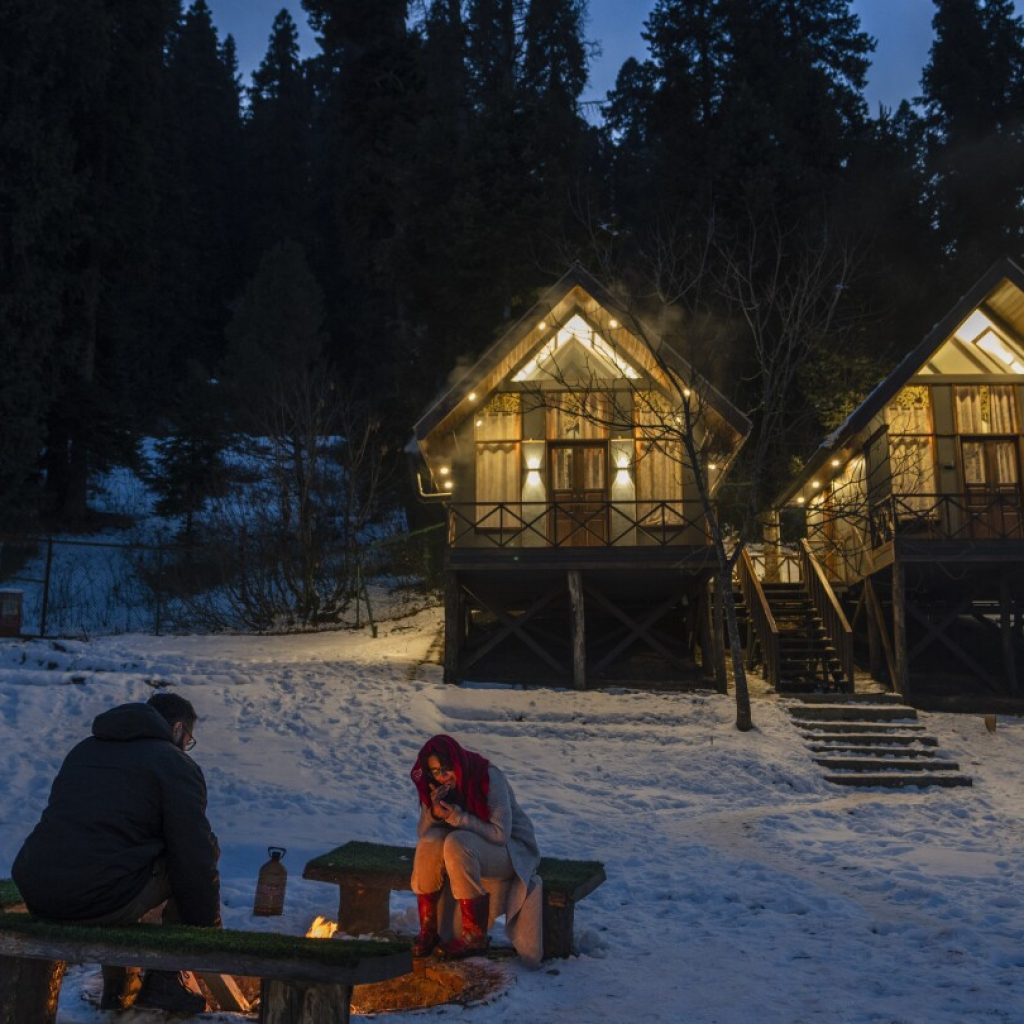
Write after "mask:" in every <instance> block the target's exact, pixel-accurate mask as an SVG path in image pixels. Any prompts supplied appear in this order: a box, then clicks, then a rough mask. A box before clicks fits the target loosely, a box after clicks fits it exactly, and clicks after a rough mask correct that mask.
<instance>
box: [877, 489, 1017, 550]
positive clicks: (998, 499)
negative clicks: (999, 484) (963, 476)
mask: <svg viewBox="0 0 1024 1024" xmlns="http://www.w3.org/2000/svg"><path fill="white" fill-rule="evenodd" d="M868 527H869V534H870V538H871V544H872V547H878V546H879V545H881V544H885V543H886V542H888V541H891V540H892V539H893V538H894V537H909V538H913V539H914V540H959V541H965V540H1024V508H1022V506H1021V500H1020V496H1019V495H1018V494H1012V493H992V494H985V495H973V494H971V495H964V494H898V495H892V496H891V497H889V498H886V499H885V500H884V501H882V502H880V503H878V504H875V505H873V506H872V507H871V510H870V513H869V522H868Z"/></svg>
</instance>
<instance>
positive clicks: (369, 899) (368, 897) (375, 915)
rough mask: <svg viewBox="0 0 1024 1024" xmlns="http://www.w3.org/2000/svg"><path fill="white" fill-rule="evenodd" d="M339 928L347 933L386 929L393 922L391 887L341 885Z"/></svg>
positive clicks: (372, 931)
mask: <svg viewBox="0 0 1024 1024" xmlns="http://www.w3.org/2000/svg"><path fill="white" fill-rule="evenodd" d="M339 889H340V890H341V900H340V903H339V904H338V928H340V929H341V931H343V932H344V933H345V934H346V935H367V934H376V933H377V932H383V931H386V930H387V928H388V926H389V925H390V924H391V915H390V911H389V905H388V904H389V897H390V896H391V890H390V889H378V888H370V887H368V886H362V885H341V886H339Z"/></svg>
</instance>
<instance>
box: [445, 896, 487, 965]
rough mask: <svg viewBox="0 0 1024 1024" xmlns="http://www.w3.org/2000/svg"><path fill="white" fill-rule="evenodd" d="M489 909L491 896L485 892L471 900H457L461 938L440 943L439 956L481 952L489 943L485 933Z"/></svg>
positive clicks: (456, 955)
mask: <svg viewBox="0 0 1024 1024" xmlns="http://www.w3.org/2000/svg"><path fill="white" fill-rule="evenodd" d="M490 909H491V898H490V896H488V895H487V894H486V893H485V894H484V895H483V896H477V897H476V898H475V899H472V900H459V911H460V912H461V914H462V938H459V939H452V940H451V941H450V942H445V943H443V944H442V945H441V949H440V952H439V955H440V956H443V957H446V958H447V959H449V960H461V959H462V958H463V957H467V956H475V955H476V954H477V953H483V952H484V950H486V949H487V947H488V946H489V945H490V943H491V937H490V936H489V935H488V934H487V915H488V913H489V912H490Z"/></svg>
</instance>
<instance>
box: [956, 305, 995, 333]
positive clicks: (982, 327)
mask: <svg viewBox="0 0 1024 1024" xmlns="http://www.w3.org/2000/svg"><path fill="white" fill-rule="evenodd" d="M992 327H993V324H992V321H991V320H989V318H988V317H987V316H985V314H984V313H982V311H981V310H980V309H976V310H975V311H974V312H973V313H972V314H971V315H970V316H969V317H968V318H967V319H966V320H965V321H964V322H963V323H962V324H961V325H960V326H959V327H958V328H957V329H956V331H955V333H954V334H953V337H954V338H956V340H957V341H974V339H975V338H977V337H978V335H979V334H981V333H982V332H983V331H990V330H992Z"/></svg>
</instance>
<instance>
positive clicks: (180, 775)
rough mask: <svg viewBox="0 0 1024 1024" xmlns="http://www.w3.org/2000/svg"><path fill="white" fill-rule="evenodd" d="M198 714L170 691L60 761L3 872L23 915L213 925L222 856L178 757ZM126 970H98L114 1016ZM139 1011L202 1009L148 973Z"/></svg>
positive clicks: (127, 988)
mask: <svg viewBox="0 0 1024 1024" xmlns="http://www.w3.org/2000/svg"><path fill="white" fill-rule="evenodd" d="M195 727H196V712H195V708H193V707H192V705H191V704H190V703H189V702H188V701H187V700H185V698H184V697H180V696H178V695H177V694H174V693H156V694H154V695H153V696H152V697H151V698H150V699H149V701H148V702H147V703H145V704H122V705H120V706H119V707H115V708H112V709H111V710H109V711H105V712H103V714H101V715H99V716H97V718H96V719H95V721H94V722H93V724H92V736H90V737H89V738H88V739H85V740H82V742H81V743H79V744H78V745H77V746H76V747H75V748H74V749H73V750H72V751H71V752H70V753H69V754H68V756H67V757H66V758H65V760H64V763H63V765H61V768H60V771H59V772H58V773H57V777H56V779H54V782H53V787H52V788H51V790H50V800H49V803H48V804H47V805H46V809H45V810H44V811H43V815H42V818H41V819H40V821H39V824H38V825H36V827H35V829H34V830H33V831H32V833H31V835H29V837H28V838H27V839H26V840H25V842H24V845H23V846H22V848H21V850H20V851H19V853H18V856H17V857H16V858H15V861H14V866H13V868H12V870H11V874H12V876H13V877H14V881H15V882H16V883H17V886H18V888H19V889H20V890H21V895H22V898H23V899H24V901H25V905H26V906H27V907H28V910H29V911H30V912H31V913H32V914H36V915H38V916H39V917H46V918H50V919H51V920H54V921H67V922H71V923H74V924H92V925H119V924H129V923H132V922H135V921H138V920H139V919H140V918H141V917H142V916H143V915H144V914H145V913H146V912H147V911H150V910H152V909H154V908H155V907H159V906H160V905H161V904H163V903H165V902H166V907H165V910H164V920H165V921H181V922H183V923H185V924H192V925H211V926H218V925H219V924H220V876H219V874H218V871H217V860H218V858H219V856H220V850H219V848H218V845H217V839H216V836H214V834H213V831H212V830H211V829H210V823H209V822H208V821H207V819H206V781H205V780H204V778H203V773H202V771H201V770H200V769H199V766H198V765H197V764H196V763H195V762H194V761H193V760H192V758H190V757H189V756H188V754H187V753H186V751H189V750H191V749H192V747H193V746H194V745H195V739H194V733H195ZM137 984H138V972H137V971H133V969H131V968H121V967H104V968H103V997H102V1000H101V1007H102V1008H103V1009H117V1008H121V1007H123V1006H124V1005H125V1004H126V1002H127V1001H128V1000H130V997H131V993H132V989H133V987H135V986H137ZM135 1005H136V1006H144V1007H152V1008H154V1009H161V1010H171V1011H175V1012H181V1013H189V1014H191V1013H200V1012H202V1011H203V1010H204V1009H205V1008H206V1001H205V999H204V998H203V997H202V996H201V995H196V994H194V993H192V992H190V991H188V989H187V988H185V987H184V985H183V979H182V978H181V976H180V975H179V974H178V973H177V972H175V971H157V970H147V971H146V974H145V980H144V981H143V983H142V988H141V991H139V993H138V998H137V999H136V1000H135Z"/></svg>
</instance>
